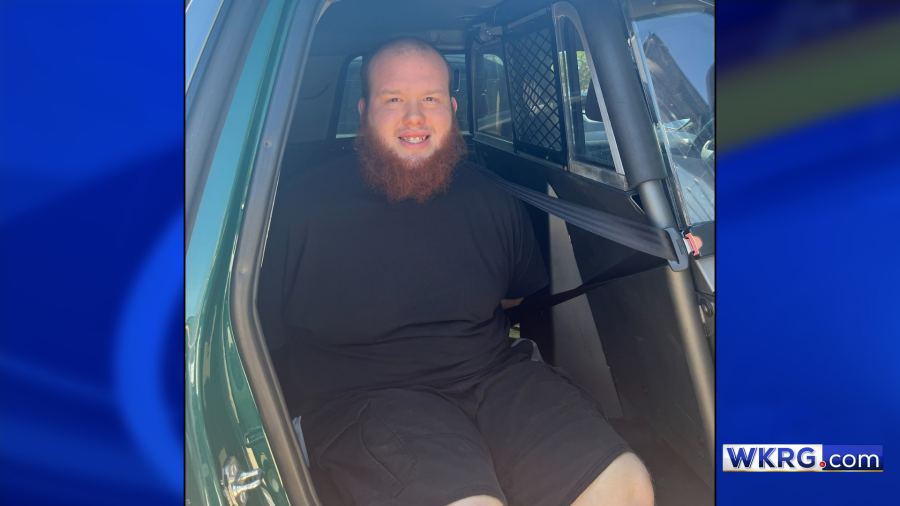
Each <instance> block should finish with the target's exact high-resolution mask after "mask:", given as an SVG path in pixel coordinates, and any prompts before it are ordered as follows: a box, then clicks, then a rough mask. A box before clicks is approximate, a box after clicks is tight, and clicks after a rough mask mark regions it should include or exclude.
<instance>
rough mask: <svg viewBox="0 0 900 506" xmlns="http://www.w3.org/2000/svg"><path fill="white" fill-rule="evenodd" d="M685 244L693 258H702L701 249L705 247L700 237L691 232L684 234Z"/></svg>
mask: <svg viewBox="0 0 900 506" xmlns="http://www.w3.org/2000/svg"><path fill="white" fill-rule="evenodd" d="M684 244H685V246H687V249H688V251H690V252H691V256H693V257H694V258H697V257H699V256H700V248H702V247H703V240H702V239H700V237H699V236H696V235H694V234H692V233H690V232H688V233H686V234H684Z"/></svg>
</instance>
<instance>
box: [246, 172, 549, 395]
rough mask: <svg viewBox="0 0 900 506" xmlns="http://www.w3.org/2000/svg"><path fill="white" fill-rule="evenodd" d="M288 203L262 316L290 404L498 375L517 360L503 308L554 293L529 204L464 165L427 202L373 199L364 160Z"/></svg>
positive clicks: (282, 201) (296, 190) (270, 251)
mask: <svg viewBox="0 0 900 506" xmlns="http://www.w3.org/2000/svg"><path fill="white" fill-rule="evenodd" d="M278 191H279V201H278V204H277V205H276V209H275V213H274V214H273V221H272V226H271V228H270V233H269V240H268V244H267V246H266V254H265V255H266V256H265V261H264V265H263V268H262V273H261V278H260V289H259V298H258V307H259V312H260V318H261V320H262V324H263V328H264V331H265V333H266V337H267V339H268V341H269V346H270V349H272V350H273V351H272V354H273V357H276V359H275V362H276V364H283V365H282V366H281V367H280V370H279V379H280V381H281V383H282V386H283V389H284V390H285V394H286V397H293V398H294V399H295V400H301V401H302V400H304V399H308V398H311V397H329V396H332V395H335V394H339V393H342V392H346V391H349V390H357V389H363V390H374V389H381V388H391V387H408V386H413V385H426V386H441V385H447V384H450V383H454V382H457V381H461V380H465V379H470V378H474V377H477V376H479V375H481V374H486V373H489V372H490V371H491V370H492V369H494V368H496V367H497V366H499V365H500V364H501V363H502V362H503V361H504V360H506V359H507V358H508V357H509V355H510V353H511V351H510V349H509V348H510V344H509V339H508V337H507V336H508V333H509V323H508V320H507V319H506V316H505V315H504V313H503V311H502V308H501V307H500V300H501V299H517V298H519V297H524V296H526V295H530V294H532V293H534V292H535V291H537V290H539V289H540V288H542V287H544V286H545V285H546V284H547V280H548V278H547V272H546V269H545V267H544V263H543V259H542V258H541V253H540V250H539V249H538V246H537V244H536V242H535V239H534V233H533V231H532V228H531V223H530V221H529V219H528V214H527V213H526V211H525V209H524V207H523V205H522V203H521V202H519V201H518V200H517V199H515V198H514V197H512V196H510V195H509V194H507V193H506V192H504V191H503V190H501V189H500V188H498V187H497V186H496V185H494V184H493V183H491V182H490V181H488V180H487V179H486V178H485V177H484V176H481V175H479V174H478V173H477V172H475V171H474V170H472V169H469V168H466V167H465V166H460V167H459V168H458V169H457V171H456V175H455V177H454V179H453V182H452V185H451V187H450V191H449V192H448V193H447V194H444V195H438V196H436V197H435V198H433V199H432V200H430V201H428V202H426V203H424V204H418V203H416V202H414V201H404V202H401V203H399V204H390V203H388V201H387V199H386V198H385V197H384V196H383V195H380V194H378V193H376V192H373V191H372V190H370V189H368V188H367V187H366V186H365V185H364V184H363V182H362V180H361V177H360V175H359V166H358V162H357V160H356V156H355V155H348V156H344V157H341V158H339V159H336V160H334V161H332V162H330V163H326V164H324V165H322V166H319V167H317V168H315V169H311V170H310V171H308V172H307V173H305V174H303V175H302V176H300V177H299V178H298V179H297V180H295V181H293V182H291V183H290V184H288V185H287V188H279V190H278ZM285 376H287V377H285ZM289 391H293V392H290V393H289ZM289 403H290V400H289Z"/></svg>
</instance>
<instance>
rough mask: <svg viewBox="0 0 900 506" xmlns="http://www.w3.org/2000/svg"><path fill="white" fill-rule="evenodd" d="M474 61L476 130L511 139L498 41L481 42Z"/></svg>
mask: <svg viewBox="0 0 900 506" xmlns="http://www.w3.org/2000/svg"><path fill="white" fill-rule="evenodd" d="M474 63H475V126H476V130H477V131H479V132H482V133H487V134H492V135H497V136H500V137H504V138H506V139H510V140H512V137H513V135H512V123H511V122H510V113H509V96H508V95H509V88H507V86H506V69H505V68H504V65H503V48H502V47H501V45H500V41H499V40H498V41H495V42H492V43H490V44H486V45H484V46H480V47H479V48H478V49H477V50H476V51H475V62H474Z"/></svg>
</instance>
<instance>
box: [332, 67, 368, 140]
mask: <svg viewBox="0 0 900 506" xmlns="http://www.w3.org/2000/svg"><path fill="white" fill-rule="evenodd" d="M360 67H362V56H357V57H356V58H354V59H353V60H351V61H350V64H349V65H347V79H346V81H344V96H343V97H342V98H341V113H340V116H338V127H337V135H336V137H337V138H338V139H340V138H342V137H356V131H357V130H359V98H360V97H361V96H362V87H361V84H360V82H359V69H360Z"/></svg>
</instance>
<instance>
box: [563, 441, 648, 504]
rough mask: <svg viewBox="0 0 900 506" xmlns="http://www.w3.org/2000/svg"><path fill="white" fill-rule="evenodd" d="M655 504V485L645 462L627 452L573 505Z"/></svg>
mask: <svg viewBox="0 0 900 506" xmlns="http://www.w3.org/2000/svg"><path fill="white" fill-rule="evenodd" d="M598 505H602V506H653V486H652V485H651V484H650V474H649V473H648V472H647V468H646V467H644V464H643V462H641V460H640V459H639V458H637V456H636V455H635V454H633V453H623V454H622V455H619V457H618V458H617V459H616V460H614V461H613V462H612V464H610V465H609V467H607V468H606V469H605V470H604V471H603V472H602V473H600V476H598V477H597V479H596V480H594V482H593V483H591V484H590V486H588V488H587V490H585V491H584V492H582V494H581V495H580V496H578V499H576V500H575V502H574V503H572V506H598Z"/></svg>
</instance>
